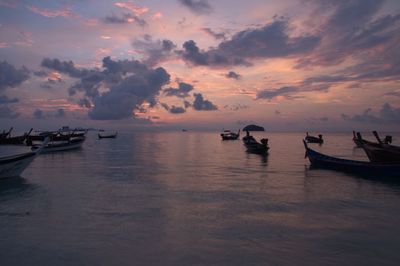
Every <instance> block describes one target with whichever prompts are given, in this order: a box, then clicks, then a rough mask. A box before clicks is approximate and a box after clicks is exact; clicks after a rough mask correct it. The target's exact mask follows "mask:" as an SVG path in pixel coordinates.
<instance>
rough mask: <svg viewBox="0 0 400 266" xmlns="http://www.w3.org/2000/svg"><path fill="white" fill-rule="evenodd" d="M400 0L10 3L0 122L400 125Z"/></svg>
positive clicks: (1, 57)
mask: <svg viewBox="0 0 400 266" xmlns="http://www.w3.org/2000/svg"><path fill="white" fill-rule="evenodd" d="M399 81H400V1H399V0H386V1H384V0H332V1H331V0H297V1H296V0H279V1H278V0H248V1H228V0H215V1H207V0H165V1H160V0H137V1H98V0H96V1H95V0H69V1H68V0H64V1H61V0H41V1H33V0H31V1H29V0H20V1H18V0H10V1H8V0H0V125H1V126H0V130H3V129H8V127H10V126H14V127H17V128H19V129H21V130H25V129H27V128H28V127H32V126H33V127H36V128H37V127H40V128H59V127H61V126H62V125H70V126H83V127H103V128H122V129H135V128H145V129H173V128H177V129H181V128H188V129H216V130H219V129H222V128H229V129H237V128H241V127H243V126H244V125H246V124H250V123H255V124H258V125H262V126H264V127H265V128H266V130H269V131H279V130H320V131H321V130H352V129H355V130H372V129H378V130H400V82H399Z"/></svg>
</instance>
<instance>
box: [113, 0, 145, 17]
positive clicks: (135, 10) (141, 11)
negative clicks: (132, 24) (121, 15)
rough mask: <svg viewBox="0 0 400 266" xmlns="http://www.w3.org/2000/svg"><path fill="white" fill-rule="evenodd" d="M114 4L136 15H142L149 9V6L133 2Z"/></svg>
mask: <svg viewBox="0 0 400 266" xmlns="http://www.w3.org/2000/svg"><path fill="white" fill-rule="evenodd" d="M114 5H115V6H117V7H120V8H125V9H128V10H130V11H131V12H132V13H133V14H135V15H136V16H139V15H142V14H144V13H147V12H148V11H149V8H147V7H140V6H137V5H135V4H134V3H133V2H116V3H115V4H114Z"/></svg>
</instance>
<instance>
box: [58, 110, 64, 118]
mask: <svg viewBox="0 0 400 266" xmlns="http://www.w3.org/2000/svg"><path fill="white" fill-rule="evenodd" d="M56 117H59V118H61V117H65V111H64V109H62V108H60V109H57V112H56Z"/></svg>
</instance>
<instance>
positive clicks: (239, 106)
mask: <svg viewBox="0 0 400 266" xmlns="http://www.w3.org/2000/svg"><path fill="white" fill-rule="evenodd" d="M248 108H249V106H248V105H245V104H240V103H237V104H233V105H225V106H224V109H226V110H230V111H240V110H244V109H248Z"/></svg>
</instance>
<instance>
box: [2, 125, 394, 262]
mask: <svg viewBox="0 0 400 266" xmlns="http://www.w3.org/2000/svg"><path fill="white" fill-rule="evenodd" d="M219 133H220V132H194V131H190V130H189V131H187V132H181V131H176V132H172V131H171V132H128V131H127V132H119V134H118V137H117V138H116V139H97V132H89V133H88V136H87V140H86V142H85V143H84V145H83V147H82V148H81V149H79V150H75V151H68V152H59V153H54V154H41V155H40V156H38V157H37V158H36V159H35V161H34V162H33V163H32V164H31V165H30V166H29V167H28V168H27V169H26V170H25V171H24V172H23V174H22V176H21V177H19V178H12V179H5V180H0V265H1V266H6V265H7V266H8V265H13V266H15V265H399V264H400V173H399V179H398V180H397V179H396V178H394V179H386V178H383V177H380V176H373V177H371V176H357V175H352V174H348V173H342V172H336V171H332V170H324V169H312V168H310V167H309V166H310V163H309V161H308V159H307V158H305V156H304V155H305V149H304V146H303V143H302V139H303V138H304V136H305V134H304V132H299V133H278V132H274V133H272V132H254V133H252V135H253V136H254V137H255V138H256V139H261V138H268V139H269V145H270V152H269V155H268V156H261V155H258V154H250V153H247V152H246V149H245V147H244V146H243V144H242V141H241V140H236V141H222V140H221V138H220V136H219ZM323 135H324V136H323V137H324V139H325V143H324V144H323V145H318V144H310V145H311V146H312V148H314V149H316V150H318V151H321V152H323V153H326V154H329V155H333V156H337V157H341V158H348V159H357V160H367V157H366V156H365V154H364V152H363V150H362V149H360V148H355V145H354V143H353V142H352V133H351V132H347V133H323ZM365 138H366V139H368V138H369V139H371V140H373V139H374V138H373V136H372V134H368V135H365ZM396 143H400V135H399V134H397V135H396V134H394V144H396ZM0 149H2V152H8V153H10V152H15V153H18V152H20V151H22V150H25V151H27V150H28V148H27V147H17V148H16V147H0Z"/></svg>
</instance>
